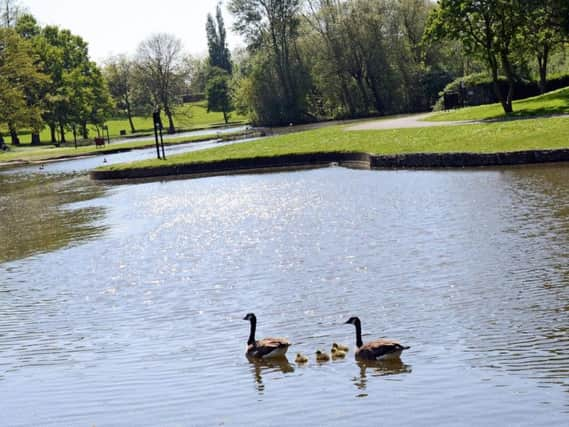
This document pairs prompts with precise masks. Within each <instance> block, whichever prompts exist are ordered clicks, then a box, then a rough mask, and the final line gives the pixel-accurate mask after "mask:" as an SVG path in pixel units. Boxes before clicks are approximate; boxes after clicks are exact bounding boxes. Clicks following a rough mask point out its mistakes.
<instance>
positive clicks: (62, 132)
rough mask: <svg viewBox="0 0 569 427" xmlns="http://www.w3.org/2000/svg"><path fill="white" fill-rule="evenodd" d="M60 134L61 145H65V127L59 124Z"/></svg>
mask: <svg viewBox="0 0 569 427" xmlns="http://www.w3.org/2000/svg"><path fill="white" fill-rule="evenodd" d="M59 133H60V134H61V143H62V144H65V126H64V125H63V123H62V122H59Z"/></svg>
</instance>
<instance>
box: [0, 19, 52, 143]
mask: <svg viewBox="0 0 569 427" xmlns="http://www.w3.org/2000/svg"><path fill="white" fill-rule="evenodd" d="M38 61H39V60H38V58H37V56H36V55H35V54H34V52H33V48H32V45H31V43H30V42H29V41H27V40H25V39H23V38H21V37H20V36H19V35H18V33H17V32H16V31H15V30H13V29H11V28H0V124H1V123H4V124H6V125H7V127H8V128H9V130H10V133H11V134H12V140H13V142H14V143H16V144H18V143H19V140H18V137H17V135H16V130H17V129H18V128H21V127H29V128H32V129H39V128H40V127H41V113H42V110H41V106H40V105H38V104H34V103H33V102H32V101H33V99H34V91H35V89H36V88H38V87H40V86H41V85H44V84H45V83H46V82H47V81H48V78H47V76H45V75H44V74H42V73H41V71H40V67H39V63H38Z"/></svg>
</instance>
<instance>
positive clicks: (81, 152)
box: [0, 132, 242, 163]
mask: <svg viewBox="0 0 569 427" xmlns="http://www.w3.org/2000/svg"><path fill="white" fill-rule="evenodd" d="M241 134H242V133H241V132H236V133H234V134H233V133H229V134H225V135H224V137H227V136H231V135H236V136H237V135H241ZM217 137H218V136H217V133H210V134H207V135H198V136H193V137H189V136H186V137H179V138H169V139H166V140H164V145H165V146H168V145H176V144H186V143H190V142H200V141H208V140H213V139H217ZM154 145H155V143H154V140H145V141H130V142H125V143H120V144H119V143H111V144H110V145H105V146H104V147H101V148H96V147H95V146H93V145H89V146H85V147H79V148H77V149H75V148H74V147H60V148H56V147H53V146H50V147H25V146H24V147H16V148H13V149H12V150H11V151H8V152H2V151H0V163H3V162H40V161H45V160H50V159H53V160H56V159H61V158H68V157H69V158H71V157H80V156H87V155H92V154H105V153H112V152H117V151H128V150H134V149H140V148H149V147H154Z"/></svg>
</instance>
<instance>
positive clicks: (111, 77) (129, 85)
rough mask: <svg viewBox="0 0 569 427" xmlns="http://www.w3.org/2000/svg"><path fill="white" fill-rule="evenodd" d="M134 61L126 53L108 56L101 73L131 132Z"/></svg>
mask: <svg viewBox="0 0 569 427" xmlns="http://www.w3.org/2000/svg"><path fill="white" fill-rule="evenodd" d="M133 72H134V63H133V61H131V60H130V59H129V58H128V57H127V56H126V55H119V56H115V57H113V58H109V59H108V60H107V63H106V65H105V67H104V69H103V74H104V76H105V79H106V80H107V83H108V85H109V90H110V93H111V96H112V97H113V98H114V100H115V105H116V107H117V108H118V109H119V110H121V111H123V112H124V113H125V114H126V116H127V118H128V123H129V125H130V131H131V133H135V132H136V129H135V127H134V122H133V120H132V116H133V107H132V101H133V90H134V87H133V84H134V73H133Z"/></svg>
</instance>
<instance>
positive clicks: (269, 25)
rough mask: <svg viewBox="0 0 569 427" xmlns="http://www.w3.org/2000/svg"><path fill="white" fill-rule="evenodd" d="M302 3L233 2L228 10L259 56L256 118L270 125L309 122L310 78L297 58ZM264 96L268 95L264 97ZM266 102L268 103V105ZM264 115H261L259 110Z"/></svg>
mask: <svg viewBox="0 0 569 427" xmlns="http://www.w3.org/2000/svg"><path fill="white" fill-rule="evenodd" d="M301 3H302V2H301V0H232V1H231V2H230V3H229V10H230V11H231V12H232V13H233V15H234V16H235V18H236V21H235V29H236V30H237V31H238V32H239V33H241V34H242V35H243V36H245V37H246V39H247V41H248V44H249V49H250V50H251V51H252V52H254V53H255V55H259V58H258V61H256V68H255V70H256V72H257V73H256V75H257V76H258V77H261V79H256V78H253V77H251V78H252V83H253V85H257V84H258V87H256V88H255V87H252V89H253V92H252V93H256V94H257V95H258V96H255V97H254V98H255V99H256V100H257V101H261V100H262V101H263V103H256V106H255V110H256V113H257V117H261V116H263V117H264V118H265V120H268V121H269V122H270V123H269V124H287V123H290V122H299V121H306V120H307V118H313V117H311V116H310V114H309V113H308V111H307V109H306V97H307V93H308V90H309V88H310V86H311V85H310V76H309V75H308V73H307V72H306V69H305V68H304V65H303V63H302V61H301V58H300V56H299V55H298V49H297V45H296V41H297V39H298V35H299V34H298V30H299V23H300V8H301ZM263 92H265V93H263ZM264 101H269V102H268V104H267V103H265V102H264ZM262 109H263V110H265V111H260V110H262Z"/></svg>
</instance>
